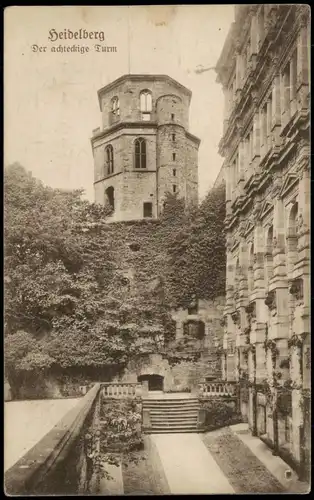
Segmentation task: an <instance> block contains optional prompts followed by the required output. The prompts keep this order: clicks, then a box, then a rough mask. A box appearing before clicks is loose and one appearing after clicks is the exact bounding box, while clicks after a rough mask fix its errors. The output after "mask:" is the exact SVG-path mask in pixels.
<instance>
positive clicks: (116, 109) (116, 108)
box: [111, 97, 120, 116]
mask: <svg viewBox="0 0 314 500" xmlns="http://www.w3.org/2000/svg"><path fill="white" fill-rule="evenodd" d="M111 111H112V114H113V115H115V116H120V103H119V97H114V98H113V99H112V101H111Z"/></svg>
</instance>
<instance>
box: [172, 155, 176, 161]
mask: <svg viewBox="0 0 314 500" xmlns="http://www.w3.org/2000/svg"><path fill="white" fill-rule="evenodd" d="M175 159H176V154H175V153H172V161H175Z"/></svg>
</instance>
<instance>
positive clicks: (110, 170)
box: [105, 144, 114, 175]
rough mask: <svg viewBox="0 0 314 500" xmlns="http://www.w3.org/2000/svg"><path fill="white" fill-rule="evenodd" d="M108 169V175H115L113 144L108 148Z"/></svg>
mask: <svg viewBox="0 0 314 500" xmlns="http://www.w3.org/2000/svg"><path fill="white" fill-rule="evenodd" d="M105 154H106V169H107V175H110V174H113V172H114V164H113V147H112V146H111V144H109V146H107V147H106V153H105Z"/></svg>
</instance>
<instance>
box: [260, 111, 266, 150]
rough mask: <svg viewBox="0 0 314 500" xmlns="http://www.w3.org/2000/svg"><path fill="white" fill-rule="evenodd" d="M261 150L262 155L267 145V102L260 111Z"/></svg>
mask: <svg viewBox="0 0 314 500" xmlns="http://www.w3.org/2000/svg"><path fill="white" fill-rule="evenodd" d="M260 118H261V151H262V153H263V155H265V153H266V145H267V103H266V104H265V105H264V106H263V108H262V110H261V113H260Z"/></svg>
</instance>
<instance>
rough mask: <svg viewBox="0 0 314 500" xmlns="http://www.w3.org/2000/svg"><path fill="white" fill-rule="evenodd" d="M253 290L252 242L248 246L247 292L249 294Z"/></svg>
mask: <svg viewBox="0 0 314 500" xmlns="http://www.w3.org/2000/svg"><path fill="white" fill-rule="evenodd" d="M253 290H254V244H253V243H251V245H250V248H249V266H248V292H249V294H251V293H252V292H253Z"/></svg>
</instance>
